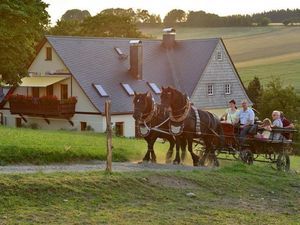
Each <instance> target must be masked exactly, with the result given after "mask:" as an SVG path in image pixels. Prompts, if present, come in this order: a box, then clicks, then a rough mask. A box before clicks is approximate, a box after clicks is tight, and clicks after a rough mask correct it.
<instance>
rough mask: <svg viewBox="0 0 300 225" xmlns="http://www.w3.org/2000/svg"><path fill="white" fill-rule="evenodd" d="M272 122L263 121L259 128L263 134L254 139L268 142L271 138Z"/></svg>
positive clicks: (260, 133) (259, 133)
mask: <svg viewBox="0 0 300 225" xmlns="http://www.w3.org/2000/svg"><path fill="white" fill-rule="evenodd" d="M271 126H272V122H271V120H270V119H268V118H266V119H264V120H263V121H262V124H261V125H259V126H258V127H259V128H260V129H262V132H258V133H257V134H256V135H255V136H254V137H255V138H257V139H259V140H268V139H269V138H270V136H271V131H272V127H271Z"/></svg>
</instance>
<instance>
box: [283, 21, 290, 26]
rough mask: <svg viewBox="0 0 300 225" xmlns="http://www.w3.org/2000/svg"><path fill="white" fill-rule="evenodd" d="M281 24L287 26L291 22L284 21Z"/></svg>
mask: <svg viewBox="0 0 300 225" xmlns="http://www.w3.org/2000/svg"><path fill="white" fill-rule="evenodd" d="M282 23H283V25H284V26H288V25H289V24H290V23H291V20H284V21H283V22H282Z"/></svg>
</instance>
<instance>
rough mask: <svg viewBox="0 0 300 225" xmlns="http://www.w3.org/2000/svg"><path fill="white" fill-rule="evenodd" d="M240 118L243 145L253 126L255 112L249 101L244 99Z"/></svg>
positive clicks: (241, 142) (240, 139) (240, 140)
mask: <svg viewBox="0 0 300 225" xmlns="http://www.w3.org/2000/svg"><path fill="white" fill-rule="evenodd" d="M238 118H239V121H240V137H239V142H240V145H243V144H244V142H245V140H246V136H247V134H248V133H249V132H250V130H251V128H252V126H253V125H254V119H255V114H254V111H253V110H252V109H251V108H249V106H248V101H247V100H243V101H242V109H241V110H240V111H239V112H238Z"/></svg>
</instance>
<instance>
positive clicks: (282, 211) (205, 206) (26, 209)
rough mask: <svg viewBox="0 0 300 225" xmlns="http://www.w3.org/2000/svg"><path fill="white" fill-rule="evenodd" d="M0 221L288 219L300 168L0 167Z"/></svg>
mask: <svg viewBox="0 0 300 225" xmlns="http://www.w3.org/2000/svg"><path fill="white" fill-rule="evenodd" d="M0 191H1V198H0V224H45V223H47V224H121V225H126V224H130V225H131V224H147V225H151V224H153V225H154V224H164V225H166V224H172V225H174V224H175V225H176V224H178V225H181V224H220V225H221V224H232V225H236V224H243V225H245V224H246V225H247V224H249V225H252V224H265V225H270V224H278V225H281V224H291V225H293V224H294V225H298V224H299V221H300V214H299V211H300V198H299V194H300V176H299V174H295V173H283V172H278V171H276V170H272V169H270V168H269V167H268V166H266V165H254V166H247V165H244V164H240V163H234V164H231V165H228V166H225V167H223V168H221V169H217V170H202V171H190V172H183V171H181V172H180V171H174V172H147V171H145V172H130V173H113V174H112V175H109V174H106V173H104V172H89V173H54V174H53V173H52V174H42V173H38V174H26V175H18V174H13V175H1V179H0Z"/></svg>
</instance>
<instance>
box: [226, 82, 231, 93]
mask: <svg viewBox="0 0 300 225" xmlns="http://www.w3.org/2000/svg"><path fill="white" fill-rule="evenodd" d="M225 94H226V95H230V94H231V86H230V84H225Z"/></svg>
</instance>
